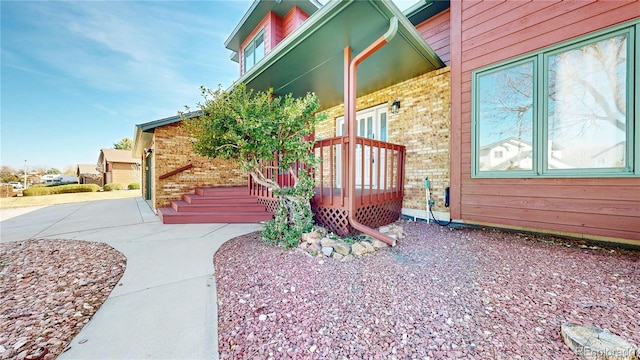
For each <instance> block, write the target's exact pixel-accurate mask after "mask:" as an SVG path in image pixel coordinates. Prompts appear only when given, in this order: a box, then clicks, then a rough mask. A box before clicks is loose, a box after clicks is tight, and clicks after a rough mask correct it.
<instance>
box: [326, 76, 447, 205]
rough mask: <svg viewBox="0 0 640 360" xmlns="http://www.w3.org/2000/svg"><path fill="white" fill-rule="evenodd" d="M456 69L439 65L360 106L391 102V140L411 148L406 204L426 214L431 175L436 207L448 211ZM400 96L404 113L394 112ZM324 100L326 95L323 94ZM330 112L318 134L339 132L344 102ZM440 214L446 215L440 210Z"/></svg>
mask: <svg viewBox="0 0 640 360" xmlns="http://www.w3.org/2000/svg"><path fill="white" fill-rule="evenodd" d="M449 70H450V68H449V67H446V68H444V69H440V70H436V71H432V72H429V73H427V74H423V75H420V76H417V77H415V78H413V79H410V80H407V81H404V82H402V83H399V84H396V85H393V86H390V87H388V88H385V89H382V90H379V91H376V92H374V93H371V94H368V95H365V96H361V97H359V98H358V99H357V104H356V109H357V110H358V111H359V110H362V109H366V108H369V107H372V106H376V105H380V104H383V103H387V104H389V114H388V122H389V123H388V141H389V142H392V143H396V144H402V145H405V146H406V147H407V157H406V161H405V170H406V175H405V183H404V189H405V196H404V201H403V204H402V207H403V208H404V209H408V210H409V212H407V213H412V214H415V213H419V212H422V214H418V215H419V216H420V217H423V216H424V215H426V212H425V209H426V203H425V190H424V187H423V180H424V179H425V178H427V177H428V178H429V179H430V180H431V192H432V195H431V198H432V199H433V200H435V202H436V204H435V206H434V207H433V211H434V212H439V213H446V214H447V216H448V212H449V210H448V208H446V207H445V206H444V189H445V188H446V187H447V186H449V169H450V166H449V152H450V143H449V141H450V140H449V139H450V95H451V92H450V71H449ZM396 99H397V100H399V101H400V104H401V107H400V112H399V113H398V114H391V111H390V108H391V103H392V102H393V101H394V100H396ZM320 100H321V101H322V99H320ZM326 112H327V114H328V117H327V120H325V121H323V122H322V123H321V124H319V125H318V126H317V128H316V138H317V139H326V138H330V137H333V136H335V134H336V118H338V117H340V116H342V115H343V114H344V106H343V105H339V106H336V107H333V108H330V109H328V110H326ZM436 216H437V217H438V218H440V216H439V214H438V213H436Z"/></svg>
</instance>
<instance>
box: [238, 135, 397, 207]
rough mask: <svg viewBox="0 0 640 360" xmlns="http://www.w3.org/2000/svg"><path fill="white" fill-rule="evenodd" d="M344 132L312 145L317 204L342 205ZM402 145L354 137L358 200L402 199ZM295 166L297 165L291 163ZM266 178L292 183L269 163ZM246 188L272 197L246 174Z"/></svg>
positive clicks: (345, 158)
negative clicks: (318, 160) (316, 164)
mask: <svg viewBox="0 0 640 360" xmlns="http://www.w3.org/2000/svg"><path fill="white" fill-rule="evenodd" d="M348 147H349V137H348V136H337V137H332V138H328V139H323V140H319V141H317V142H316V144H315V147H314V153H315V156H316V157H317V158H318V159H320V163H319V164H318V166H317V167H316V169H314V171H313V174H314V178H315V184H316V198H317V200H318V201H319V203H320V204H323V203H325V202H328V205H337V204H336V201H338V203H339V206H341V207H346V205H347V203H346V197H347V196H349V190H348V189H347V187H346V185H347V176H348V169H349V168H350V166H352V165H351V164H349V156H348V154H347V150H348ZM405 154H406V148H405V146H403V145H398V144H392V143H388V142H383V141H379V140H374V139H368V138H362V137H356V159H355V164H353V166H356V194H355V195H356V196H357V197H358V198H359V199H358V204H359V205H363V204H365V203H377V202H385V201H389V200H394V199H398V198H399V199H402V195H403V192H404V185H403V184H404V159H405ZM294 168H295V169H297V168H298V167H295V166H294ZM263 172H264V174H265V175H266V176H267V177H268V178H269V179H274V180H275V179H277V181H278V183H279V184H280V185H281V186H292V185H293V178H292V176H291V174H289V173H281V172H278V171H277V170H276V169H275V168H273V167H267V168H265V169H263ZM249 190H250V193H251V194H252V195H255V196H259V197H266V198H271V197H273V196H272V194H271V191H269V190H268V189H267V188H266V187H264V186H262V185H260V184H258V183H256V182H255V181H253V179H252V178H251V176H249Z"/></svg>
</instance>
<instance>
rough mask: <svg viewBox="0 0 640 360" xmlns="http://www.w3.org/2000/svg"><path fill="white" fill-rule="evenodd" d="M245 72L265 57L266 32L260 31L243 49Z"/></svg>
mask: <svg viewBox="0 0 640 360" xmlns="http://www.w3.org/2000/svg"><path fill="white" fill-rule="evenodd" d="M242 52H243V54H244V72H247V71H248V70H249V69H251V68H252V67H253V66H254V65H255V64H256V63H257V62H258V61H260V60H261V59H262V58H263V57H264V31H260V32H259V33H258V35H256V36H255V37H254V38H253V39H251V41H249V42H248V43H247V45H246V46H245V47H244V49H243V51H242Z"/></svg>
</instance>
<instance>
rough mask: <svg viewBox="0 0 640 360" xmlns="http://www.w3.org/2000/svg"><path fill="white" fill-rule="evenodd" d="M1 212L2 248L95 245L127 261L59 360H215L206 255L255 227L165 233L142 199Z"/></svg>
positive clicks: (212, 290)
mask: <svg viewBox="0 0 640 360" xmlns="http://www.w3.org/2000/svg"><path fill="white" fill-rule="evenodd" d="M2 212H3V216H2V219H4V220H3V221H2V222H0V241H2V242H7V241H19V240H25V239H31V238H37V239H77V240H86V241H96V242H104V243H107V244H109V245H111V246H112V247H114V248H115V249H117V250H118V251H120V252H122V253H123V254H124V255H125V256H126V257H127V268H126V271H125V273H124V276H123V277H122V279H121V280H120V283H121V284H122V285H121V286H116V287H115V289H114V290H113V291H112V293H111V294H110V295H109V298H108V299H107V301H105V303H104V304H103V305H102V307H101V308H100V309H99V310H98V312H97V313H96V314H95V315H94V317H93V318H92V319H91V321H90V322H89V323H88V324H87V325H86V326H85V327H84V328H83V329H82V331H81V332H80V333H79V334H78V336H76V338H75V339H74V340H73V341H72V343H71V348H70V350H68V351H67V352H65V353H63V354H61V355H60V356H59V357H58V359H217V358H218V334H217V331H218V324H217V320H218V314H217V303H216V287H215V276H214V274H213V273H214V267H213V255H214V253H215V252H216V251H217V250H218V248H219V247H220V245H222V244H223V243H224V242H225V241H227V240H229V239H232V238H234V237H236V236H240V235H243V234H246V233H249V232H253V231H256V230H260V229H261V228H262V226H261V225H258V224H193V225H164V224H162V223H161V222H160V220H159V218H158V217H157V216H156V215H155V214H154V213H153V212H152V211H151V209H150V208H149V206H148V205H147V204H146V203H145V202H144V200H143V199H142V198H128V199H116V200H100V201H93V202H84V203H74V204H62V205H52V206H47V207H42V208H38V209H35V210H33V211H31V212H27V211H25V210H24V209H21V210H3V211H2Z"/></svg>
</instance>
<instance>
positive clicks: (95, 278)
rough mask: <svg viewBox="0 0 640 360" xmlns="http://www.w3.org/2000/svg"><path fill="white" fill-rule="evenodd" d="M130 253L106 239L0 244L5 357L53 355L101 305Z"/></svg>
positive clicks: (0, 354)
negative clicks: (124, 252)
mask: <svg viewBox="0 0 640 360" xmlns="http://www.w3.org/2000/svg"><path fill="white" fill-rule="evenodd" d="M125 267H126V258H125V257H124V255H122V254H121V253H120V252H118V251H117V250H115V249H114V248H112V247H110V246H109V245H106V244H102V243H93V242H84V241H77V240H28V241H20V242H9V243H3V244H0V359H17V360H22V359H27V360H28V359H44V360H52V359H54V358H55V357H56V356H57V355H59V354H60V353H61V352H63V351H64V348H65V347H66V346H67V345H68V344H69V343H70V342H71V340H72V339H73V337H74V336H75V335H76V334H78V333H79V332H80V330H81V329H82V327H83V326H84V325H85V324H86V323H87V322H89V319H91V317H92V316H93V315H94V314H95V312H96V311H97V310H98V308H100V306H102V304H103V303H104V301H105V300H106V299H107V297H108V296H109V293H111V290H112V289H113V288H114V286H115V285H116V284H117V283H118V280H120V278H121V277H122V274H123V273H124V269H125Z"/></svg>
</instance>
